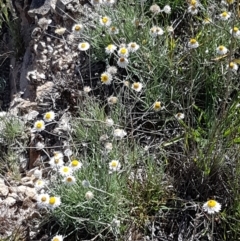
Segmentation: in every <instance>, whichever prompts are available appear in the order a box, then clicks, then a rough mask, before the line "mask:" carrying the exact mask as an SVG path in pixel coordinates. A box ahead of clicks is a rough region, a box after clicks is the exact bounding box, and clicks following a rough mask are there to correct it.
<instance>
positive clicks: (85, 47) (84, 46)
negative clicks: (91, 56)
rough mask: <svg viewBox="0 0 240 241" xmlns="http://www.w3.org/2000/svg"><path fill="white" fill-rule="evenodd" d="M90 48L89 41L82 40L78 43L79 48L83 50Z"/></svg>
mask: <svg viewBox="0 0 240 241" xmlns="http://www.w3.org/2000/svg"><path fill="white" fill-rule="evenodd" d="M89 48H90V44H89V43H88V42H82V43H79V44H78V49H79V50H81V51H86V50H88V49H89Z"/></svg>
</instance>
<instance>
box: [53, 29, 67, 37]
mask: <svg viewBox="0 0 240 241" xmlns="http://www.w3.org/2000/svg"><path fill="white" fill-rule="evenodd" d="M54 32H55V33H56V34H58V35H60V36H61V35H63V34H64V33H65V32H66V28H57V29H55V31H54Z"/></svg>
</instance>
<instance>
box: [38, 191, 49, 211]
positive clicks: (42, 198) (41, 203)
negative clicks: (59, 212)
mask: <svg viewBox="0 0 240 241" xmlns="http://www.w3.org/2000/svg"><path fill="white" fill-rule="evenodd" d="M48 202H49V195H48V194H47V193H41V194H39V195H38V196H37V205H38V207H39V208H44V207H47V205H48Z"/></svg>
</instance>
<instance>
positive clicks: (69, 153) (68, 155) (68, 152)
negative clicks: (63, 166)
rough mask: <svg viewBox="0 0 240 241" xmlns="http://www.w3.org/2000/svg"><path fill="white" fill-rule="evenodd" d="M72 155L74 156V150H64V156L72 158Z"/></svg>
mask: <svg viewBox="0 0 240 241" xmlns="http://www.w3.org/2000/svg"><path fill="white" fill-rule="evenodd" d="M72 154H73V152H72V150H70V149H68V148H67V149H66V150H64V155H65V156H67V157H70V156H71V155H72Z"/></svg>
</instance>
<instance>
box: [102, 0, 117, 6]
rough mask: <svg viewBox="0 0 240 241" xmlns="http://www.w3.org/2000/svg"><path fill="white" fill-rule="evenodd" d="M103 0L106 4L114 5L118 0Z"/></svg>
mask: <svg viewBox="0 0 240 241" xmlns="http://www.w3.org/2000/svg"><path fill="white" fill-rule="evenodd" d="M103 2H104V3H105V4H106V5H109V6H111V5H113V4H114V3H115V2H116V0H103Z"/></svg>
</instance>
